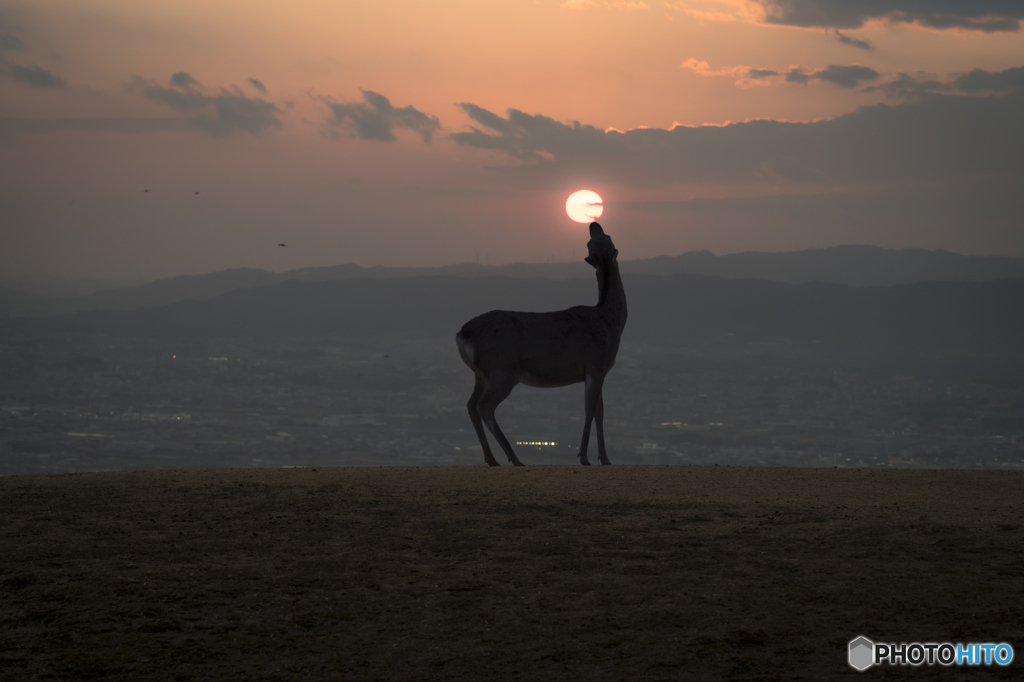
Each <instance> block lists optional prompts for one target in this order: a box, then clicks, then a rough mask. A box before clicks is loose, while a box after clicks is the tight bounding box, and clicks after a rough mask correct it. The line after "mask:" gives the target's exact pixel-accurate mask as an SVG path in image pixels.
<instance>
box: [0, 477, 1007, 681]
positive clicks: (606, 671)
mask: <svg viewBox="0 0 1024 682" xmlns="http://www.w3.org/2000/svg"><path fill="white" fill-rule="evenodd" d="M857 635H864V636H866V637H868V638H869V639H872V640H874V641H882V642H915V641H916V642H946V641H949V642H954V643H956V642H964V643H966V642H995V643H998V642H1008V643H1010V644H1012V645H1013V646H1014V649H1015V651H1016V652H1017V656H1016V658H1017V660H1015V661H1014V662H1013V663H1012V664H1011V665H1010V666H1008V667H1005V668H1000V667H998V666H994V665H993V666H989V667H984V666H982V667H976V668H970V669H966V668H957V667H954V668H942V667H940V666H935V667H931V668H929V667H928V666H921V667H920V668H909V667H908V668H890V667H881V668H871V669H869V670H868V671H866V672H864V673H857V672H856V671H854V670H853V669H852V668H850V667H849V666H848V665H847V663H846V646H847V643H848V642H849V640H851V639H853V638H854V637H856V636H857ZM1022 665H1024V474H1022V473H1020V472H994V471H891V470H886V471H882V470H870V469H864V470H852V469H784V468H778V469H769V468H739V467H655V466H642V467H641V466H615V467H591V468H584V467H579V466H564V467H561V466H560V467H543V466H541V467H527V468H523V469H513V468H511V467H502V468H501V469H488V468H486V467H483V466H481V467H436V468H343V469H319V470H316V469H287V470H268V469H230V470H205V471H164V472H145V473H104V474H72V475H59V476H16V477H7V478H0V678H2V679H3V680H25V679H56V680H72V679H104V680H134V679H154V680H243V679H245V680H297V681H298V680H303V681H305V680H345V679H358V680H364V679H365V680H371V679H380V680H424V679H444V680H453V679H454V680H494V679H522V680H568V679H585V680H676V679H679V680H705V679H706V680H712V679H730V680H754V679H786V680H792V679H806V680H826V679H835V678H841V677H856V676H858V675H863V676H864V677H865V678H875V679H894V678H900V679H903V678H913V679H940V678H941V679H988V678H999V679H1003V678H1005V679H1009V678H1011V677H1016V678H1017V679H1020V678H1019V676H1018V675H1019V672H1020V671H1019V668H1020V667H1021V666H1022Z"/></svg>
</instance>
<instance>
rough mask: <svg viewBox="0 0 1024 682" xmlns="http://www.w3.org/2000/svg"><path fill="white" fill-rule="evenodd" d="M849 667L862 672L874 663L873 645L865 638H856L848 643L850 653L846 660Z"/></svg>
mask: <svg viewBox="0 0 1024 682" xmlns="http://www.w3.org/2000/svg"><path fill="white" fill-rule="evenodd" d="M847 660H849V662H850V667H852V668H854V669H856V670H860V671H864V670H867V669H868V668H870V667H871V665H872V664H873V663H874V662H875V643H874V642H872V641H871V640H870V639H868V638H867V637H858V638H857V639H854V640H852V641H851V642H850V653H849V658H848V659H847Z"/></svg>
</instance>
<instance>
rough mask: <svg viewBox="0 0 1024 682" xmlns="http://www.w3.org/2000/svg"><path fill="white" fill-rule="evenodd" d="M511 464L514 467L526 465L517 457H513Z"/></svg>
mask: <svg viewBox="0 0 1024 682" xmlns="http://www.w3.org/2000/svg"><path fill="white" fill-rule="evenodd" d="M512 466H514V467H521V466H526V465H525V464H523V463H522V462H520V461H519V460H518V459H514V460H512Z"/></svg>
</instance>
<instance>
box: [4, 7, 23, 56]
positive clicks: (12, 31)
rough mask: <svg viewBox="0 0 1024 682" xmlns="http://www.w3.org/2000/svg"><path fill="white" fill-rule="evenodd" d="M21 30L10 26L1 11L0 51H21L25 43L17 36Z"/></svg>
mask: <svg viewBox="0 0 1024 682" xmlns="http://www.w3.org/2000/svg"><path fill="white" fill-rule="evenodd" d="M21 32H22V31H21V29H20V28H18V27H17V26H11V25H10V22H9V21H8V20H7V17H6V16H5V15H4V13H3V11H2V10H0V50H11V51H21V50H24V49H25V43H24V42H23V41H22V39H21V37H20V36H19V35H18V34H19V33H21Z"/></svg>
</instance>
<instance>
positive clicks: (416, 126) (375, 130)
mask: <svg viewBox="0 0 1024 682" xmlns="http://www.w3.org/2000/svg"><path fill="white" fill-rule="evenodd" d="M360 92H362V93H363V99H364V100H366V102H365V103H364V102H334V101H331V100H329V99H326V98H322V100H323V102H324V104H326V105H327V107H328V108H329V109H330V111H331V114H330V119H329V121H328V123H329V125H331V126H334V127H341V128H346V129H348V130H349V132H350V133H351V135H352V137H355V138H358V139H360V140H378V141H381V142H392V141H394V139H395V134H394V132H393V129H394V128H406V129H408V130H411V131H413V132H414V133H417V134H418V135H419V136H420V137H422V138H423V141H424V142H425V143H427V144H430V142H431V140H432V139H433V136H434V133H436V132H438V131H439V130H441V122H440V121H438V119H437V117H436V116H431V115H429V114H425V113H423V112H422V111H419V110H417V109H416V108H414V107H412V106H407V107H403V108H401V109H398V108H395V107H394V106H392V105H391V101H390V100H389V99H388V98H387V97H385V96H384V95H381V94H378V93H376V92H373V91H371V90H361V91H360Z"/></svg>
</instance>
